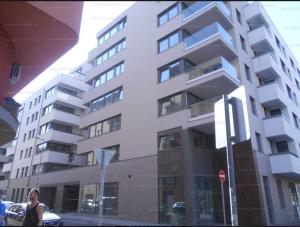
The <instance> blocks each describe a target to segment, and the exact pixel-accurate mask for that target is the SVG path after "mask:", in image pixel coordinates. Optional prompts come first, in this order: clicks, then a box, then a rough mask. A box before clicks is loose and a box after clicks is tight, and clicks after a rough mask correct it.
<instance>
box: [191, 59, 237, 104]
mask: <svg viewBox="0 0 300 227" xmlns="http://www.w3.org/2000/svg"><path fill="white" fill-rule="evenodd" d="M186 74H187V85H188V91H190V92H192V93H194V94H195V95H197V96H199V97H201V98H203V99H208V98H211V97H215V96H219V95H222V94H225V93H229V92H231V91H233V90H234V89H235V88H237V87H238V86H239V85H240V81H239V79H238V76H237V72H236V69H235V67H234V66H233V65H232V64H231V63H230V62H228V61H227V60H226V59H225V58H224V57H222V56H219V57H216V58H214V59H211V60H209V61H207V62H204V63H202V64H200V65H197V66H196V67H193V68H191V69H189V71H187V72H186Z"/></svg>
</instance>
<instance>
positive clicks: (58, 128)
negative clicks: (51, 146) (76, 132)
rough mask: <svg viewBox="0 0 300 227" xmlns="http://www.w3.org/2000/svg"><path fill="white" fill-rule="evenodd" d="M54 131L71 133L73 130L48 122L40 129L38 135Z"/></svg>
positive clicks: (66, 126)
mask: <svg viewBox="0 0 300 227" xmlns="http://www.w3.org/2000/svg"><path fill="white" fill-rule="evenodd" d="M51 129H52V130H55V131H60V132H66V133H72V131H73V128H72V126H69V125H63V124H60V123H57V122H48V123H46V124H44V125H42V126H41V127H40V135H41V134H43V133H45V132H48V131H49V130H51Z"/></svg>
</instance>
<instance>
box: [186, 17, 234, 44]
mask: <svg viewBox="0 0 300 227" xmlns="http://www.w3.org/2000/svg"><path fill="white" fill-rule="evenodd" d="M216 34H219V35H221V36H222V38H223V39H224V40H225V41H226V42H227V43H228V44H229V45H230V46H232V47H233V40H232V37H231V35H229V33H228V32H227V31H226V30H225V29H224V28H223V27H222V26H221V25H220V24H219V23H218V22H214V23H212V24H211V25H208V26H207V27H205V28H203V29H201V30H199V31H198V32H195V33H194V34H192V35H190V36H188V37H187V38H185V39H184V44H185V49H187V48H191V47H193V46H195V45H197V44H199V43H201V42H202V41H204V40H206V39H208V38H209V37H211V36H213V35H216Z"/></svg>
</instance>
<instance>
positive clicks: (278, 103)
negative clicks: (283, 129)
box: [257, 81, 287, 108]
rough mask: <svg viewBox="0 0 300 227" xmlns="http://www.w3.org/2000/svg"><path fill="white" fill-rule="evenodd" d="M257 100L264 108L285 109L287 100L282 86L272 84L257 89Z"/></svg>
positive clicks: (276, 83) (275, 83)
mask: <svg viewBox="0 0 300 227" xmlns="http://www.w3.org/2000/svg"><path fill="white" fill-rule="evenodd" d="M257 92H258V99H259V101H260V103H261V104H262V105H263V106H264V107H266V108H273V107H274V108H276V107H279V108H280V107H285V106H286V103H287V100H286V95H285V94H284V91H283V88H282V85H281V84H279V83H278V82H275V81H274V82H272V83H268V84H265V85H263V86H259V87H258V88H257Z"/></svg>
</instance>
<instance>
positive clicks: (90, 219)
mask: <svg viewBox="0 0 300 227" xmlns="http://www.w3.org/2000/svg"><path fill="white" fill-rule="evenodd" d="M57 215H59V216H60V217H61V218H62V219H63V220H66V219H69V220H80V221H84V222H87V223H89V224H90V225H97V224H98V220H99V216H97V215H85V214H80V213H60V214H57ZM102 224H103V225H119V226H161V225H159V224H154V223H146V222H139V221H125V220H118V219H109V218H102ZM165 226H167V225H165Z"/></svg>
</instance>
